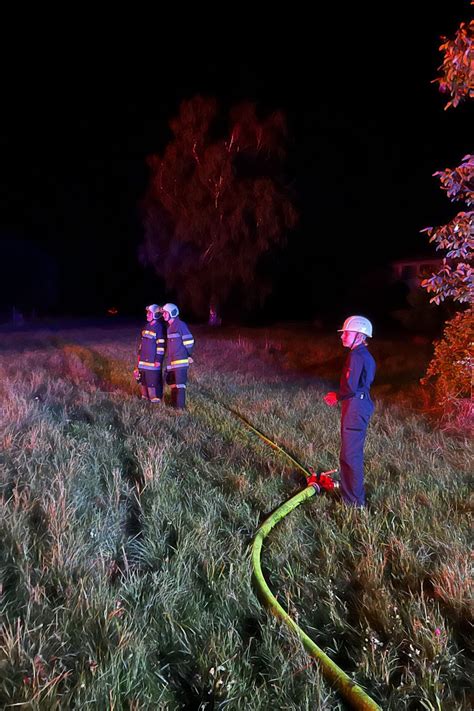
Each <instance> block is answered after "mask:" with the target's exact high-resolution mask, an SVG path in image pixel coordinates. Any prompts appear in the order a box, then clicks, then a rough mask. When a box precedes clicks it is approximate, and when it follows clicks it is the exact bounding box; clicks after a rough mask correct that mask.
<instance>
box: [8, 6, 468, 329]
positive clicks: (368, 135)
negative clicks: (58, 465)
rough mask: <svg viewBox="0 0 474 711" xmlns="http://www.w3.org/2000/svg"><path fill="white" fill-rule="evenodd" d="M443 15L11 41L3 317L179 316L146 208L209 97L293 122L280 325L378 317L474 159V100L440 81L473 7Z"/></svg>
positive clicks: (271, 312)
mask: <svg viewBox="0 0 474 711" xmlns="http://www.w3.org/2000/svg"><path fill="white" fill-rule="evenodd" d="M415 5H416V7H417V12H418V13H419V14H418V15H416V16H415V15H413V13H412V8H413V7H414V6H415ZM440 5H442V6H444V7H441V8H437V9H436V8H435V7H434V5H433V3H431V2H420V3H413V2H412V3H398V4H397V5H395V6H388V7H387V8H386V11H387V12H391V13H393V17H390V18H388V19H387V18H385V17H377V16H376V15H374V12H376V11H374V10H372V11H370V10H368V9H363V10H361V9H360V5H359V6H357V7H356V8H354V7H353V6H351V7H352V10H351V14H349V13H348V11H346V10H345V11H342V9H341V6H340V5H338V6H337V7H336V4H334V9H333V10H327V11H326V13H325V17H323V16H321V17H320V18H316V20H312V21H311V22H310V15H307V16H305V15H301V14H298V16H296V12H294V13H293V15H291V16H289V17H288V16H284V15H283V14H282V15H278V16H275V17H273V18H272V22H270V21H269V20H264V19H262V20H261V21H260V22H258V23H257V21H256V20H255V18H254V16H253V15H249V16H244V15H243V10H242V9H239V8H237V7H235V8H234V13H237V12H238V13H240V14H239V17H237V18H236V17H234V16H231V17H230V19H228V20H226V19H225V18H224V17H219V18H217V20H216V21H217V24H218V29H216V31H215V32H213V31H211V29H210V28H209V25H208V24H207V22H206V23H205V22H204V20H203V19H202V18H199V17H198V16H196V17H194V18H191V17H188V18H187V22H186V26H185V27H183V26H181V25H178V24H177V23H178V21H176V23H175V24H173V23H171V22H170V23H169V24H167V23H166V22H161V24H160V23H158V21H156V23H155V21H154V20H153V19H152V18H146V17H142V18H135V22H134V23H133V27H132V26H130V27H129V29H128V30H127V31H125V29H124V27H123V26H122V28H121V31H120V32H114V31H113V30H111V29H109V32H108V33H107V32H106V31H105V30H102V31H100V30H98V29H97V28H96V32H95V33H92V32H90V33H89V34H81V33H79V32H78V33H77V34H74V33H73V32H72V30H71V28H70V26H68V27H69V29H68V31H65V30H64V29H63V31H62V32H58V33H56V34H55V33H51V37H49V35H48V36H44V35H43V34H40V33H38V34H39V38H38V37H36V41H35V43H34V45H33V46H32V45H31V43H30V42H29V39H28V38H26V37H25V36H24V35H23V34H22V33H16V34H15V33H13V34H14V37H13V38H12V40H11V45H12V47H13V46H14V47H15V59H14V61H12V55H11V54H10V55H9V64H8V65H5V63H4V70H3V86H2V98H3V102H2V105H3V108H2V114H1V119H0V151H1V161H0V240H1V253H0V264H1V267H0V269H1V274H0V276H1V285H0V316H2V320H5V317H6V316H7V315H8V313H9V311H10V310H11V307H12V306H13V305H16V306H17V308H20V309H22V310H23V311H24V312H25V313H28V312H29V311H31V309H33V308H35V309H36V311H37V313H39V314H45V315H46V314H57V315H101V314H104V313H105V312H106V309H107V308H108V307H110V306H112V305H115V306H117V307H118V308H119V310H120V313H121V314H123V315H135V314H137V315H139V316H141V314H142V309H143V306H144V304H145V303H149V302H150V301H157V302H160V301H162V300H163V299H168V298H171V297H173V298H175V299H176V300H178V301H179V295H176V294H174V295H172V294H171V295H170V294H167V293H166V291H165V290H164V288H163V285H162V284H161V283H160V282H159V281H158V280H157V279H156V278H155V277H154V276H153V274H152V273H151V272H149V271H146V270H144V269H143V268H142V267H141V266H140V265H139V263H138V259H137V252H138V248H139V245H140V242H141V237H142V227H141V224H140V221H139V216H138V210H137V205H138V201H139V200H140V199H141V198H142V196H143V194H144V192H145V189H146V185H147V179H148V170H147V167H146V163H145V160H146V156H147V155H149V154H151V153H155V152H158V153H162V152H163V149H164V147H165V146H166V144H167V142H168V140H169V139H170V136H171V134H170V131H169V128H168V121H169V119H170V118H172V117H173V116H174V115H175V114H176V113H177V111H178V108H179V104H180V102H181V101H182V100H183V99H185V98H190V97H192V96H194V95H196V94H203V95H212V96H215V97H217V98H218V99H219V100H220V101H221V103H222V107H223V109H228V108H229V106H231V105H232V104H235V103H237V102H238V101H240V100H251V101H255V102H256V103H257V106H258V108H259V110H260V111H262V112H265V111H271V110H275V109H281V110H283V112H284V113H285V115H286V117H287V121H288V127H289V144H288V160H287V164H286V175H287V176H288V182H289V183H290V184H291V187H292V189H293V191H294V193H295V196H296V202H297V207H298V210H299V212H300V215H301V217H300V223H299V227H298V229H297V230H296V231H295V232H294V234H292V235H290V238H289V243H288V246H287V248H286V249H285V250H284V252H282V253H279V254H278V255H277V256H275V258H274V259H273V260H270V265H269V269H270V270H271V273H272V275H273V281H274V293H273V296H272V298H271V299H270V300H269V302H268V303H267V306H266V312H265V313H266V314H267V315H268V316H274V317H275V318H277V317H280V316H281V317H282V318H289V317H291V316H294V317H295V318H298V317H314V318H317V317H318V316H321V317H322V316H323V315H324V314H325V313H326V312H329V311H330V312H331V313H338V312H340V313H341V314H342V313H344V312H345V311H346V310H350V311H358V310H361V309H364V310H365V311H366V313H369V315H370V305H371V303H372V304H373V303H374V301H377V302H379V306H380V303H383V298H382V299H380V295H381V294H382V291H380V293H379V292H378V291H377V289H379V288H380V289H382V286H381V285H382V284H383V282H384V279H385V274H386V270H387V268H388V265H389V264H390V262H391V261H392V260H394V259H398V258H402V257H410V256H417V255H423V254H425V255H427V254H430V249H431V248H429V247H428V246H427V242H426V237H424V236H422V235H420V234H419V231H420V229H422V228H423V227H425V226H427V225H433V224H440V223H444V222H446V221H447V220H448V219H450V217H451V216H452V215H453V214H454V213H455V211H456V206H455V205H452V204H450V203H449V201H448V200H447V198H446V197H445V195H444V193H442V192H441V190H440V189H439V187H438V182H437V180H436V179H434V178H432V177H431V176H432V173H433V172H435V171H436V170H439V169H442V168H445V167H448V166H450V167H454V166H455V165H458V164H459V162H460V160H461V158H462V157H463V155H464V154H465V153H467V152H469V151H472V149H473V146H472V133H473V132H472V126H473V125H474V123H473V117H474V114H473V108H472V103H471V105H469V104H465V105H462V106H461V107H459V108H457V109H454V110H453V109H451V110H449V111H447V112H444V111H443V107H444V104H445V103H446V101H447V98H446V97H445V96H444V95H441V94H440V93H439V91H438V88H437V85H435V84H432V83H431V81H432V80H433V79H434V78H435V77H436V76H437V67H438V66H439V65H440V63H441V54H440V53H439V51H438V46H439V44H440V41H439V38H440V36H441V35H443V34H444V35H447V36H452V35H453V34H454V32H455V30H456V28H457V27H458V25H459V23H460V22H461V21H463V20H468V19H469V18H470V16H471V14H472V10H471V8H470V7H469V2H466V1H465V0H459V1H455V0H450V2H449V3H447V2H443V3H440ZM287 11H288V8H287ZM315 12H316V14H317V13H318V10H317V9H316V10H315ZM122 19H123V20H125V21H126V19H127V18H125V17H124V18H122ZM200 19H201V21H202V23H203V25H204V24H205V25H206V31H204V30H203V29H202V28H200V26H199V20H200ZM215 19H216V18H215ZM137 20H138V21H137ZM181 23H182V21H181ZM91 24H92V25H93V24H94V23H93V22H92V20H91ZM219 27H220V29H219ZM40 40H41V41H40ZM27 45H28V47H27ZM39 47H41V50H40V51H39V49H38V48H39ZM27 48H28V55H26V49H27ZM4 52H5V53H6V54H8V53H9V52H10V46H8V47H7V48H6V49H5V47H4ZM377 284H379V286H377ZM374 285H375V286H374ZM374 290H375V291H374ZM289 303H292V304H294V305H297V306H296V308H295V307H292V308H289V307H288V304H289ZM390 306H391V304H389V303H388V301H387V308H390ZM373 310H374V309H373Z"/></svg>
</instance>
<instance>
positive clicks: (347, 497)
mask: <svg viewBox="0 0 474 711" xmlns="http://www.w3.org/2000/svg"><path fill="white" fill-rule="evenodd" d="M373 411H374V405H373V402H372V400H371V399H370V396H368V395H367V394H364V396H363V397H362V398H361V397H360V396H359V395H356V396H355V397H353V398H350V399H348V400H343V402H342V414H341V451H340V455H339V465H340V473H341V494H342V498H343V499H344V501H345V502H346V503H347V504H350V505H352V506H364V505H365V486H364V444H365V437H366V434H367V426H368V424H369V420H370V418H371V416H372V413H373Z"/></svg>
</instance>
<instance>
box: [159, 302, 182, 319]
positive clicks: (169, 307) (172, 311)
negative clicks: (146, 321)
mask: <svg viewBox="0 0 474 711" xmlns="http://www.w3.org/2000/svg"><path fill="white" fill-rule="evenodd" d="M161 310H162V311H167V312H168V313H169V315H170V318H176V316H178V315H179V309H178V307H177V306H176V304H165V305H164V306H163V307H162V309H161Z"/></svg>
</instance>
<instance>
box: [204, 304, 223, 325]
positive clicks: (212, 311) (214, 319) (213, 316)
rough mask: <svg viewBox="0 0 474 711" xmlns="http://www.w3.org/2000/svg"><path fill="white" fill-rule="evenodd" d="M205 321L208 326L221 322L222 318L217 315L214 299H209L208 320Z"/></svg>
mask: <svg viewBox="0 0 474 711" xmlns="http://www.w3.org/2000/svg"><path fill="white" fill-rule="evenodd" d="M207 323H208V325H209V326H220V325H221V324H222V319H221V317H220V316H219V313H218V310H217V304H216V302H215V301H211V303H210V304H209V320H208V322H207Z"/></svg>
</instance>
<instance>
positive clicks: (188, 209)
mask: <svg viewBox="0 0 474 711" xmlns="http://www.w3.org/2000/svg"><path fill="white" fill-rule="evenodd" d="M170 126H171V129H172V131H173V134H174V138H173V139H172V141H171V142H170V143H169V144H168V145H167V147H166V149H165V151H164V155H163V157H161V156H159V155H152V156H150V157H149V158H148V165H149V167H150V170H151V175H150V180H149V185H148V190H147V193H146V196H145V198H144V200H143V204H142V210H143V212H142V214H143V222H144V227H145V239H144V244H143V250H142V256H143V259H144V260H145V261H146V262H147V263H148V264H151V265H152V266H153V267H154V269H155V270H156V272H157V273H158V274H159V275H160V276H162V277H163V278H164V280H165V283H166V286H167V287H168V288H169V289H171V290H173V291H175V292H176V293H177V294H178V295H179V301H180V303H184V304H186V305H188V307H190V308H192V310H193V311H194V312H195V313H197V314H201V315H203V314H204V313H205V312H206V311H207V312H208V313H209V315H210V322H211V323H212V322H214V323H215V322H217V321H218V320H219V316H218V314H219V313H220V311H221V309H222V308H223V306H224V305H225V302H226V299H227V298H228V297H229V295H230V293H231V292H232V293H233V294H234V295H235V294H238V295H239V296H240V298H241V299H242V302H245V303H246V304H250V303H252V302H255V301H258V300H261V299H262V298H263V297H264V296H265V294H267V293H268V292H269V290H270V287H269V284H268V283H266V282H265V281H264V279H263V278H262V277H261V275H259V274H258V266H259V260H260V258H261V257H262V255H264V254H265V253H267V252H268V251H269V250H270V249H271V248H272V247H274V246H276V245H278V244H282V243H283V242H284V240H285V238H286V235H287V232H288V231H289V230H291V229H292V228H293V227H294V226H295V224H296V221H297V215H296V211H295V208H294V207H293V204H292V202H291V199H290V195H289V191H288V189H287V188H286V186H285V183H284V180H283V177H282V164H283V160H284V157H285V151H284V146H285V140H286V125H285V120H284V117H283V115H282V113H280V112H276V113H273V114H271V115H270V116H267V117H265V118H260V117H258V116H257V112H256V108H255V106H254V105H253V104H249V103H246V104H242V105H239V106H237V107H235V108H233V109H232V110H231V111H230V115H229V120H228V128H227V127H226V128H224V126H223V119H222V117H221V116H220V115H219V112H218V106H217V102H216V101H215V100H214V99H207V98H203V97H200V96H197V97H194V98H193V99H191V100H189V101H184V102H183V103H182V104H181V106H180V110H179V114H178V116H177V117H176V118H175V119H173V120H172V121H171V123H170Z"/></svg>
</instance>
